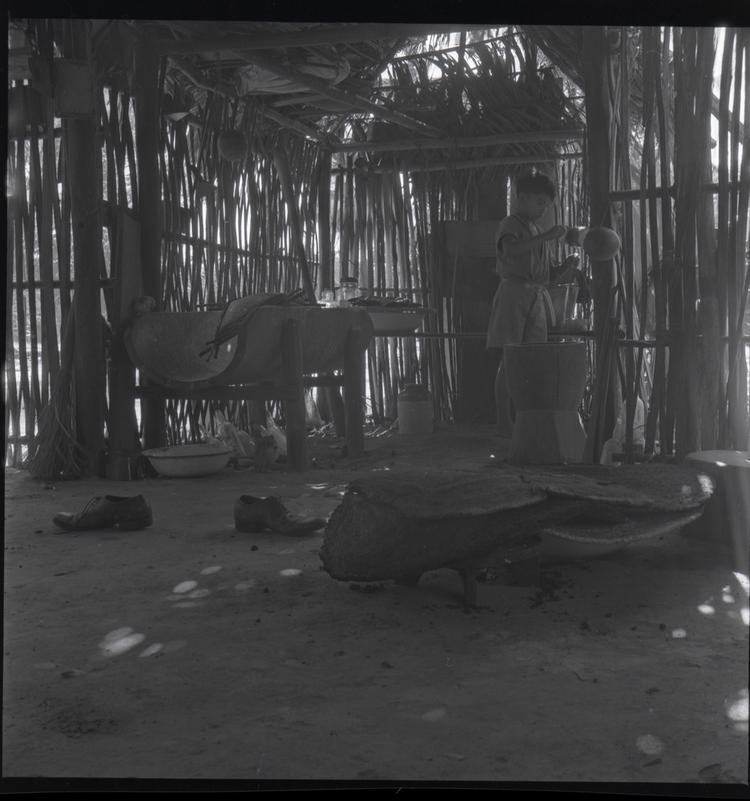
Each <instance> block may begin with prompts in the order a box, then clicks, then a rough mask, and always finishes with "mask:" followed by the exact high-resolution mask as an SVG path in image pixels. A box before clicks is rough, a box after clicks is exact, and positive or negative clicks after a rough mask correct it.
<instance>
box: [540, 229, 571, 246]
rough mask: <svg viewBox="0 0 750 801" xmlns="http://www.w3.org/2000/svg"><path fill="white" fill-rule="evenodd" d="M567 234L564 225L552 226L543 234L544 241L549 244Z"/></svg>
mask: <svg viewBox="0 0 750 801" xmlns="http://www.w3.org/2000/svg"><path fill="white" fill-rule="evenodd" d="M567 233H568V229H567V228H566V227H565V226H564V225H553V226H552V228H550V229H549V231H545V233H544V234H543V236H544V238H545V240H547V241H548V242H551V241H553V240H555V239H562V238H563V237H564V236H565V235H566V234H567Z"/></svg>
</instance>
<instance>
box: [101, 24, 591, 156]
mask: <svg viewBox="0 0 750 801" xmlns="http://www.w3.org/2000/svg"><path fill="white" fill-rule="evenodd" d="M577 36H579V34H578V33H576V29H573V28H571V29H554V28H550V29H547V28H533V29H530V31H529V33H528V34H527V32H526V31H525V30H524V29H522V28H514V27H505V28H497V27H495V28H489V29H484V30H480V29H477V28H474V29H467V26H461V25H456V24H453V25H450V24H449V25H445V24H443V25H436V24H432V25H430V24H422V25H415V24H380V23H373V24H357V23H336V24H330V23H326V24H321V23H284V22H227V21H206V20H200V21H187V20H163V21H159V20H144V21H141V20H132V21H121V20H116V21H108V22H104V23H97V24H96V26H95V48H94V51H95V54H96V58H97V60H98V65H99V71H100V74H104V75H106V76H107V77H108V79H109V80H111V81H114V82H115V83H116V82H117V81H118V80H119V81H121V82H123V83H126V82H127V81H128V80H129V74H130V71H131V68H132V48H133V45H134V43H135V41H137V40H139V39H140V40H143V38H144V37H145V38H146V39H147V40H148V42H149V47H153V48H154V49H155V50H156V51H157V52H159V53H160V54H162V55H164V56H166V60H165V64H166V71H165V73H164V75H163V91H164V95H163V112H164V113H165V114H166V115H168V116H169V117H170V119H172V120H173V121H175V122H178V121H181V120H183V119H187V120H188V121H192V122H193V123H195V124H198V125H201V124H203V123H204V122H205V121H206V109H207V106H208V105H209V100H210V98H211V97H212V96H213V97H214V98H216V97H219V98H221V100H222V102H223V103H224V104H225V106H226V107H227V108H228V109H229V111H225V113H224V119H225V123H226V124H228V125H229V126H230V127H235V128H237V127H240V126H241V123H240V122H239V120H240V119H241V118H243V113H242V112H238V109H241V110H242V111H244V112H245V114H244V118H247V113H246V112H247V109H251V110H252V112H253V113H252V115H251V116H252V119H253V135H254V136H257V135H263V133H269V132H274V131H276V132H278V130H279V129H287V130H291V131H294V132H295V133H296V134H297V135H300V136H304V137H306V138H310V139H317V140H318V141H320V142H322V143H324V144H326V145H328V146H330V147H331V148H332V150H334V152H340V153H346V152H349V153H352V152H354V153H356V152H357V151H359V150H361V149H367V151H368V153H370V154H373V153H376V154H380V155H378V156H377V158H376V159H375V161H376V162H379V161H380V159H381V158H382V157H383V156H382V154H383V153H386V152H387V153H390V154H397V156H398V158H399V159H401V160H403V161H405V162H406V163H415V162H416V163H419V162H424V161H426V160H432V161H435V160H437V161H439V160H441V159H442V160H445V159H450V158H461V159H466V158H470V159H480V158H482V157H488V156H493V157H500V156H505V157H509V158H513V157H521V156H530V155H533V156H538V157H539V158H544V157H546V156H550V155H551V154H556V153H559V152H561V151H563V152H564V151H565V150H566V149H567V147H568V145H567V144H566V143H568V142H573V141H575V139H576V138H578V137H580V135H581V133H582V125H583V115H582V103H580V102H579V103H576V102H572V101H571V100H570V99H569V95H570V91H569V90H568V86H567V85H566V86H564V85H563V84H564V81H568V78H567V76H570V79H572V80H579V73H580V65H579V64H578V63H577V61H578V60H579V59H580V48H577V45H576V41H577V38H576V37H577ZM545 56H547V58H548V59H549V60H550V61H546V60H545ZM558 59H559V63H560V65H561V67H562V69H558V68H557V62H558ZM566 73H567V76H566ZM259 118H260V121H261V123H260V125H258V122H257V121H258V119H259ZM566 132H568V133H569V135H566ZM468 140H471V141H468ZM357 142H367V143H368V144H367V146H366V148H358V147H356V146H355V144H356V143H357ZM469 145H470V147H469ZM467 148H468V149H467ZM459 149H460V153H459Z"/></svg>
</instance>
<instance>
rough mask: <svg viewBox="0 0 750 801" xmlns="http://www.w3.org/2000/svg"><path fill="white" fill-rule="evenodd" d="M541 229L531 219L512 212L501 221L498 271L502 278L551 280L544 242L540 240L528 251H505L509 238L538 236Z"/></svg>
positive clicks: (496, 239)
mask: <svg viewBox="0 0 750 801" xmlns="http://www.w3.org/2000/svg"><path fill="white" fill-rule="evenodd" d="M540 233H541V231H540V230H539V229H538V228H537V226H536V224H535V223H533V222H532V221H531V220H525V219H524V218H523V217H521V216H519V215H518V214H510V215H509V216H507V217H505V218H504V219H503V220H501V221H500V224H499V225H498V227H497V236H496V237H495V242H496V244H497V261H496V267H495V269H496V271H497V274H498V275H500V276H501V277H502V278H517V279H521V280H523V281H532V282H534V283H537V284H544V285H546V284H547V283H548V282H549V265H548V264H547V259H546V254H545V248H544V242H539V244H538V245H536V246H535V247H534V248H533V249H532V250H530V251H528V252H527V253H520V254H518V255H517V256H513V257H511V256H509V255H508V254H507V253H506V252H505V248H504V243H505V242H507V241H508V240H509V239H515V240H523V239H531V237H533V236H538V235H539V234H540Z"/></svg>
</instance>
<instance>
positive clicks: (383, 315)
mask: <svg viewBox="0 0 750 801" xmlns="http://www.w3.org/2000/svg"><path fill="white" fill-rule="evenodd" d="M362 308H364V309H365V310H366V311H367V313H368V314H369V315H370V319H371V320H372V325H373V329H372V333H373V335H374V336H399V335H404V334H411V333H414V331H416V330H417V329H418V328H419V327H420V326H421V325H422V323H423V322H424V317H425V310H424V309H408V308H407V309H389V308H387V307H386V308H383V309H379V308H377V307H375V308H373V307H371V306H363V307H362Z"/></svg>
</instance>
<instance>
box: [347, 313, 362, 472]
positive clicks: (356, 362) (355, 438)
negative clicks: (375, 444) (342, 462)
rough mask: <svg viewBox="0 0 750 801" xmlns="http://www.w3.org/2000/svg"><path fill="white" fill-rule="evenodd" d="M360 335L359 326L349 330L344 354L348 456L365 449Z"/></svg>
mask: <svg viewBox="0 0 750 801" xmlns="http://www.w3.org/2000/svg"><path fill="white" fill-rule="evenodd" d="M361 336H362V332H361V331H360V329H359V328H352V329H350V330H349V334H348V336H347V340H346V351H345V354H344V416H345V427H346V449H347V456H349V457H350V458H351V457H352V456H360V455H361V454H362V453H364V450H365V435H364V431H363V429H362V423H363V415H362V399H363V398H364V394H365V370H364V352H363V350H362V343H361V339H360V338H361Z"/></svg>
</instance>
